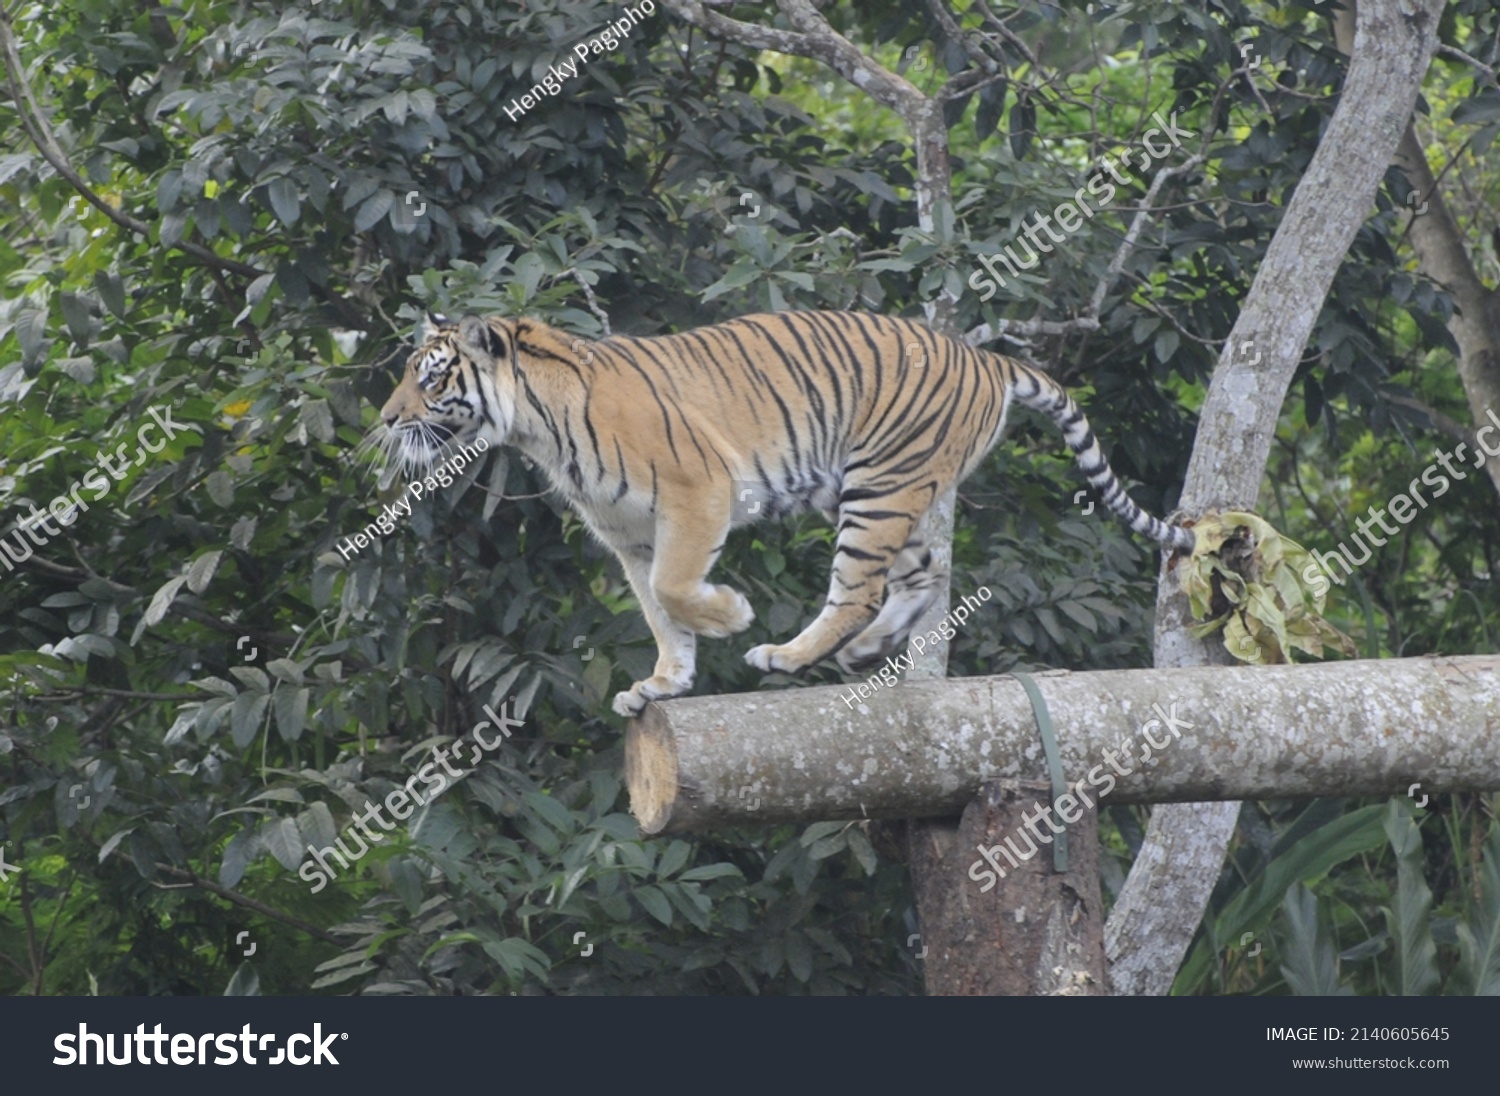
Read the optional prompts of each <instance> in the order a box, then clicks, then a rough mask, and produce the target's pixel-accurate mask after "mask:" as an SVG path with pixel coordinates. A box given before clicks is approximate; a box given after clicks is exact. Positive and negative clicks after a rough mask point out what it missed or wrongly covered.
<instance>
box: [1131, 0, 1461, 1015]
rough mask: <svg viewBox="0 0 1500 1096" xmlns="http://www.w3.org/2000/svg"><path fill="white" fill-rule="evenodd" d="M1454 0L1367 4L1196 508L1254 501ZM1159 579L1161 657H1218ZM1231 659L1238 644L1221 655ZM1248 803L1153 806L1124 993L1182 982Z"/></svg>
mask: <svg viewBox="0 0 1500 1096" xmlns="http://www.w3.org/2000/svg"><path fill="white" fill-rule="evenodd" d="M1403 9H1404V10H1406V11H1410V12H1411V13H1412V14H1410V15H1406V14H1403ZM1442 10H1443V2H1442V0H1364V2H1362V3H1361V4H1360V5H1359V12H1358V22H1357V25H1356V33H1355V38H1354V48H1353V53H1352V58H1351V61H1350V64H1349V72H1348V75H1347V77H1346V78H1345V80H1344V88H1343V93H1342V94H1341V95H1340V97H1339V104H1338V106H1337V108H1335V110H1334V113H1333V117H1332V118H1331V119H1330V121H1329V124H1328V129H1327V132H1326V133H1325V134H1324V136H1323V139H1322V141H1320V142H1319V144H1318V149H1317V151H1316V152H1315V153H1314V154H1313V158H1312V160H1311V162H1310V163H1309V164H1308V168H1307V174H1306V175H1305V176H1304V177H1303V179H1302V181H1301V183H1299V184H1298V186H1297V190H1296V193H1295V194H1294V195H1293V196H1292V200H1291V202H1290V203H1289V204H1288V206H1287V210H1286V216H1285V217H1284V218H1283V219H1282V222H1281V225H1280V226H1279V227H1278V229H1277V231H1276V235H1275V237H1274V238H1273V239H1272V240H1271V244H1270V247H1269V248H1267V250H1266V257H1265V261H1264V262H1263V263H1262V264H1261V267H1260V270H1259V271H1257V273H1256V278H1255V283H1254V285H1253V286H1252V287H1251V289H1250V292H1249V294H1248V296H1247V297H1246V299H1245V305H1244V308H1243V309H1242V310H1241V312H1240V315H1239V318H1238V320H1237V322H1236V323H1235V326H1234V330H1233V331H1232V332H1231V334H1230V337H1229V341H1228V343H1227V344H1226V346H1225V350H1224V353H1223V356H1222V357H1221V358H1220V360H1219V365H1218V368H1217V369H1215V370H1214V375H1213V380H1212V382H1211V383H1210V385H1209V391H1208V397H1207V399H1206V400H1205V402H1204V405H1203V412H1202V416H1201V419H1200V422H1199V427H1198V435H1197V442H1196V444H1195V446H1194V448H1193V459H1192V462H1191V464H1190V465H1189V467H1188V476H1187V482H1186V484H1185V485H1184V489H1183V494H1182V500H1181V507H1182V509H1183V510H1184V511H1186V512H1187V513H1189V514H1201V513H1203V512H1204V511H1207V510H1210V509H1218V510H1225V509H1232V508H1247V507H1253V506H1254V505H1255V501H1256V499H1257V497H1258V496H1259V494H1260V484H1261V480H1262V478H1263V476H1264V473H1265V467H1266V458H1267V456H1268V455H1269V453H1270V448H1271V441H1272V439H1273V437H1274V436H1275V431H1276V421H1277V418H1278V417H1279V416H1280V413H1281V407H1282V404H1283V403H1284V402H1285V399H1286V393H1287V389H1288V388H1289V387H1290V386H1291V382H1292V377H1293V375H1294V374H1295V372H1296V368H1297V362H1298V360H1299V359H1300V358H1301V355H1302V350H1303V347H1305V346H1306V345H1307V340H1308V337H1309V336H1310V335H1311V333H1312V329H1313V324H1314V322H1315V321H1316V320H1317V317H1318V313H1319V311H1320V310H1321V308H1322V305H1323V301H1324V299H1325V298H1326V296H1327V294H1328V288H1329V286H1330V285H1331V284H1332V282H1333V275H1334V273H1335V271H1336V270H1337V269H1338V266H1339V264H1340V263H1341V262H1343V259H1344V255H1345V254H1346V253H1347V251H1348V249H1349V245H1350V243H1351V242H1352V241H1353V239H1354V234H1355V233H1356V232H1357V231H1358V229H1359V226H1360V225H1361V224H1362V223H1363V222H1364V220H1365V217H1366V216H1367V215H1368V213H1369V210H1370V207H1371V205H1372V204H1373V202H1374V198H1375V191H1376V189H1377V188H1378V187H1379V185H1380V181H1381V178H1382V177H1383V176H1384V174H1385V169H1386V166H1387V165H1388V164H1389V163H1390V161H1391V157H1392V155H1393V154H1394V152H1395V149H1396V144H1397V141H1398V140H1399V139H1400V137H1401V134H1402V132H1403V131H1404V130H1405V128H1406V124H1407V121H1408V119H1410V117H1411V113H1412V109H1413V106H1414V105H1415V103H1416V97H1417V92H1418V90H1419V89H1420V87H1421V84H1422V77H1423V75H1424V74H1425V73H1426V71H1427V67H1428V63H1429V61H1430V60H1431V57H1432V54H1433V51H1434V50H1435V49H1436V47H1437V28H1438V17H1439V16H1440V15H1441V14H1442ZM1159 591H1160V592H1159V594H1158V596H1157V610H1156V620H1157V632H1156V659H1155V661H1156V665H1157V666H1159V667H1171V666H1204V665H1208V664H1210V663H1211V662H1213V661H1215V660H1216V658H1215V657H1214V656H1211V655H1210V647H1209V646H1208V645H1207V644H1204V643H1202V642H1199V641H1196V640H1194V639H1192V638H1191V637H1190V636H1188V634H1187V632H1186V625H1187V624H1188V616H1187V599H1186V598H1184V597H1183V596H1181V595H1180V594H1179V593H1178V592H1177V585H1176V583H1175V582H1171V581H1169V580H1168V576H1167V574H1166V572H1165V570H1163V575H1162V582H1161V584H1160V587H1159ZM1220 653H1221V654H1222V652H1220ZM1225 660H1227V655H1225V656H1223V657H1218V658H1217V661H1221V662H1222V661H1225ZM1348 760H1349V761H1353V760H1354V759H1352V758H1350V759H1348ZM1230 775H1232V774H1230ZM1328 787H1337V784H1336V783H1335V784H1331V785H1328ZM1341 794H1352V793H1351V792H1350V791H1349V790H1348V789H1344V790H1342V791H1341ZM1238 814H1239V811H1238V805H1230V804H1221V805H1213V806H1182V807H1176V808H1170V807H1168V808H1162V809H1159V810H1157V811H1155V812H1153V814H1152V818H1151V824H1150V826H1149V828H1148V829H1147V832H1146V841H1145V844H1144V845H1143V846H1142V848H1141V853H1140V855H1139V856H1138V857H1137V859H1136V863H1135V864H1134V866H1133V867H1132V869H1131V872H1130V876H1129V878H1128V879H1127V880H1126V884H1125V887H1124V889H1123V890H1122V891H1121V893H1120V897H1119V900H1118V901H1117V902H1116V903H1115V907H1114V910H1113V911H1112V912H1111V914H1110V919H1109V923H1108V925H1106V927H1105V941H1106V946H1107V948H1108V950H1109V956H1110V964H1111V965H1110V978H1111V981H1112V983H1113V985H1114V988H1115V992H1116V993H1121V994H1163V993H1166V992H1167V991H1168V990H1170V989H1171V986H1172V981H1173V979H1174V977H1175V976H1176V972H1177V968H1178V966H1179V965H1180V964H1181V962H1182V956H1183V954H1184V953H1185V952H1186V950H1187V947H1188V945H1189V943H1191V941H1192V938H1193V934H1194V933H1195V932H1196V930H1197V927H1198V924H1199V922H1200V921H1201V920H1202V917H1203V910H1204V907H1205V906H1206V905H1207V902H1208V896H1209V894H1210V892H1211V891H1212V890H1213V887H1214V884H1215V883H1216V882H1217V881H1218V878H1219V869H1220V867H1221V866H1222V864H1223V862H1224V854H1225V852H1226V851H1227V849H1228V847H1229V839H1230V837H1231V836H1233V833H1234V825H1235V820H1236V819H1237V817H1238Z"/></svg>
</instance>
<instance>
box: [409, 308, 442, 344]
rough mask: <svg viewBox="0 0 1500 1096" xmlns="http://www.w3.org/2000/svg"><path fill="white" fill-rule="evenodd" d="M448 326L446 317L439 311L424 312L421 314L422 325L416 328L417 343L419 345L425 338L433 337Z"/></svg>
mask: <svg viewBox="0 0 1500 1096" xmlns="http://www.w3.org/2000/svg"><path fill="white" fill-rule="evenodd" d="M447 326H448V317H447V316H444V315H443V314H442V313H441V312H426V313H423V315H422V326H420V327H419V328H417V345H418V346H420V345H421V344H422V343H425V342H426V341H427V340H429V339H431V338H433V337H435V336H436V335H437V333H438V332H439V331H441V330H442V329H443V328H445V327H447Z"/></svg>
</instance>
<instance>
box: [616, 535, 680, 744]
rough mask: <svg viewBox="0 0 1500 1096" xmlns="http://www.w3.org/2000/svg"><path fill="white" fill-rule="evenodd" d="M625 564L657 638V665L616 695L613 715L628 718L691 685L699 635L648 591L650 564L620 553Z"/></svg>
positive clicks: (627, 576) (632, 587) (678, 694)
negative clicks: (650, 671) (674, 620)
mask: <svg viewBox="0 0 1500 1096" xmlns="http://www.w3.org/2000/svg"><path fill="white" fill-rule="evenodd" d="M619 555H620V560H621V562H622V563H623V564H624V566H625V577H626V579H627V580H629V582H630V588H631V589H632V590H634V591H635V596H636V600H637V601H639V602H640V603H641V612H642V613H643V614H645V617H646V623H647V625H649V626H650V628H651V635H652V637H653V638H655V640H656V667H655V669H653V670H652V673H651V676H650V677H648V678H646V679H645V680H644V681H637V682H636V683H635V684H634V685H632V686H631V687H630V688H629V689H626V690H625V691H624V692H621V693H616V694H615V701H614V710H615V714H617V715H623V716H625V717H626V718H627V719H630V718H633V717H635V716H638V715H640V714H641V712H642V711H643V710H644V709H645V707H646V705H647V704H649V703H650V702H651V701H653V700H670V699H671V698H672V697H674V696H682V695H683V694H685V693H686V692H687V691H688V690H690V689H691V688H692V687H693V673H694V671H695V670H696V667H697V661H696V660H697V648H698V637H697V636H695V635H694V634H693V633H692V631H691V630H690V629H687V628H684V627H682V626H681V625H680V624H675V623H673V621H672V618H671V617H669V616H668V615H667V612H666V610H665V609H663V608H662V607H661V605H660V604H658V603H657V600H656V596H655V594H653V593H652V590H651V564H650V563H649V562H648V561H647V560H645V559H642V558H639V557H637V556H633V555H626V554H625V553H623V552H621V553H619Z"/></svg>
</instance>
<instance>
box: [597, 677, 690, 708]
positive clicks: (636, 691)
mask: <svg viewBox="0 0 1500 1096" xmlns="http://www.w3.org/2000/svg"><path fill="white" fill-rule="evenodd" d="M692 685H693V682H692V680H691V679H689V680H687V681H671V680H669V679H668V678H665V677H660V676H656V677H648V678H647V679H646V680H645V681H637V682H636V683H635V684H634V685H632V686H631V687H630V688H629V689H627V690H626V691H625V692H623V693H616V694H615V702H614V710H615V714H616V715H623V716H624V717H625V718H626V719H634V718H635V717H636V716H638V715H640V714H641V712H643V711H645V709H646V705H647V704H650V703H651V702H652V701H653V700H671V699H672V698H673V697H674V696H683V695H684V694H686V693H687V691H688V690H689V689H690V688H692Z"/></svg>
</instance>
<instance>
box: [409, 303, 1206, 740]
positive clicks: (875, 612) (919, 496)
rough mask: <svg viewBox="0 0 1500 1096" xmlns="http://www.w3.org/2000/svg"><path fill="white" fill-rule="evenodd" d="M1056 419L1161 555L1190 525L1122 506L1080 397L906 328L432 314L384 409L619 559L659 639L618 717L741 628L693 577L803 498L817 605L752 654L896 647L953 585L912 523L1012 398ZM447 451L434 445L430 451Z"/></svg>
mask: <svg viewBox="0 0 1500 1096" xmlns="http://www.w3.org/2000/svg"><path fill="white" fill-rule="evenodd" d="M1012 398H1015V399H1017V400H1019V401H1020V402H1021V403H1023V404H1024V405H1026V406H1030V407H1033V408H1035V409H1037V410H1039V411H1042V412H1043V413H1045V414H1047V415H1049V416H1050V417H1051V418H1052V419H1053V420H1054V422H1056V423H1057V424H1058V426H1059V427H1060V428H1061V429H1062V431H1063V434H1064V438H1065V440H1066V442H1067V444H1068V445H1069V447H1070V448H1071V449H1072V450H1073V452H1074V454H1075V456H1076V458H1077V460H1078V462H1079V464H1080V466H1081V467H1082V468H1083V470H1084V472H1085V474H1086V475H1087V476H1088V478H1089V481H1090V483H1092V484H1093V485H1094V486H1095V487H1096V488H1097V489H1098V490H1099V491H1100V492H1101V497H1102V498H1103V500H1104V502H1105V504H1106V505H1107V506H1109V508H1110V509H1111V510H1113V511H1114V512H1115V513H1116V514H1117V515H1119V516H1120V517H1121V518H1122V520H1124V521H1125V522H1126V523H1127V524H1129V525H1130V526H1131V527H1132V528H1133V529H1135V530H1136V531H1138V532H1140V533H1143V534H1144V535H1147V536H1150V537H1152V539H1155V540H1157V541H1159V542H1161V543H1163V544H1167V545H1169V546H1171V547H1174V548H1179V549H1189V548H1191V547H1192V543H1193V537H1192V533H1191V532H1190V531H1188V530H1186V529H1181V528H1179V527H1173V526H1168V525H1165V524H1163V523H1162V522H1159V521H1157V520H1156V519H1155V518H1153V517H1151V516H1150V515H1147V514H1145V513H1144V512H1142V511H1141V510H1140V509H1139V507H1137V506H1136V505H1135V503H1134V502H1133V501H1131V500H1130V498H1129V496H1128V495H1126V494H1125V492H1124V491H1123V489H1122V488H1121V487H1120V485H1119V482H1118V481H1117V480H1116V478H1115V476H1114V474H1113V472H1112V471H1111V470H1110V468H1109V465H1108V463H1107V462H1106V461H1105V459H1104V457H1103V454H1102V452H1100V450H1099V447H1098V445H1097V443H1096V442H1095V440H1094V437H1093V433H1092V431H1091V430H1090V428H1089V426H1088V422H1087V419H1085V418H1084V416H1083V413H1082V412H1081V411H1080V410H1079V409H1078V407H1077V405H1076V404H1075V403H1074V402H1073V401H1072V399H1071V397H1069V396H1068V394H1067V393H1066V391H1064V390H1063V389H1061V388H1060V387H1059V386H1057V385H1056V384H1055V382H1053V381H1052V380H1051V379H1050V378H1048V377H1047V376H1046V375H1045V374H1041V373H1038V372H1037V371H1035V370H1033V369H1031V368H1029V367H1027V366H1025V365H1023V364H1021V363H1019V362H1015V361H1013V360H1012V359H1009V358H1005V357H1002V356H1000V355H997V354H992V353H989V352H987V351H983V350H978V349H975V348H972V347H968V346H966V345H964V344H962V343H960V342H958V341H956V340H953V339H950V338H947V337H945V336H942V335H939V334H937V333H935V332H933V331H932V330H931V329H929V328H927V327H925V326H924V325H922V324H919V323H916V322H914V321H910V320H902V319H896V318H891V317H884V316H875V315H867V314H859V313H847V312H781V313H763V314H757V315H750V316H744V317H740V318H738V319H735V320H731V321H728V322H726V323H723V324H718V325H715V326H712V327H704V328H699V329H697V330H694V331H689V332H684V333H681V334H676V335H668V336H661V337H656V338H629V337H618V336H617V337H613V338H608V339H604V340H600V341H597V342H589V341H586V340H579V339H575V338H572V337H571V336H568V335H566V334H564V333H562V332H559V331H556V330H555V329H552V328H549V327H546V326H545V325H542V324H538V323H535V322H534V321H529V320H510V319H503V318H499V317H492V318H490V319H488V320H482V319H480V318H478V317H466V318H465V319H464V320H463V321H461V322H460V323H459V324H458V325H457V326H456V327H454V326H446V327H445V326H439V328H438V329H437V330H436V331H435V332H433V334H432V335H431V337H429V338H428V340H427V341H426V342H425V343H424V346H423V348H422V349H420V350H419V351H418V352H417V353H416V354H414V355H413V356H412V358H411V360H410V361H409V363H408V370H407V375H406V377H405V378H403V381H402V385H401V386H400V387H398V389H397V392H396V394H394V395H393V396H392V398H391V400H390V401H389V402H388V403H387V405H386V407H385V409H384V410H383V411H382V418H383V420H384V421H385V423H386V425H387V427H388V428H389V429H390V430H392V431H393V433H392V437H396V438H399V437H401V431H402V430H403V429H404V430H405V431H406V433H405V456H406V458H407V459H408V460H412V459H414V458H415V459H418V460H420V459H421V454H413V452H412V449H411V444H412V441H413V439H415V438H417V437H420V436H423V432H422V431H421V430H420V429H419V428H418V427H416V426H415V425H413V424H415V423H419V422H425V423H427V425H428V427H429V429H428V431H427V434H426V436H427V437H429V440H430V437H431V436H432V434H433V433H434V430H433V424H432V416H433V415H434V414H437V415H439V416H441V419H440V421H439V423H438V427H437V429H436V433H437V434H438V435H439V436H444V437H446V438H447V439H449V441H452V442H460V443H461V442H465V441H468V440H472V439H473V438H474V437H477V436H479V435H481V434H483V435H485V436H486V437H487V438H488V440H489V441H490V442H491V443H493V444H502V443H508V444H511V445H515V446H517V447H518V448H520V449H521V450H522V451H523V452H525V453H526V454H527V455H528V456H530V457H531V458H532V459H533V460H534V461H536V462H537V463H538V464H539V465H541V467H543V468H544V469H545V470H546V471H547V473H548V475H549V478H550V479H551V480H552V482H553V483H554V484H555V485H556V486H557V487H558V488H559V489H560V490H561V491H562V492H563V493H564V494H566V495H567V496H568V497H569V499H570V500H571V501H572V502H573V504H574V506H575V507H576V508H577V510H578V512H579V513H580V515H581V516H582V517H583V519H584V520H585V521H586V522H587V523H588V525H589V527H590V528H591V529H592V530H593V531H594V533H595V534H596V535H597V536H598V537H599V538H600V539H601V540H602V541H603V542H604V543H605V544H607V545H608V546H609V547H610V549H611V550H612V551H613V552H614V553H615V554H616V556H618V557H619V559H620V561H621V563H622V565H623V566H624V569H625V573H626V577H627V579H628V580H629V581H630V583H631V586H632V588H633V589H634V591H635V593H636V596H637V598H638V599H639V600H640V602H641V607H642V610H643V612H644V613H645V615H646V618H647V622H648V623H649V624H650V625H651V629H652V632H653V634H654V635H655V637H656V640H657V646H658V654H659V657H658V660H657V665H656V668H655V672H654V673H653V675H652V677H650V678H648V679H647V680H645V681H642V682H637V683H636V684H635V686H633V688H632V689H631V690H629V691H627V692H624V693H620V694H619V695H618V696H617V697H616V699H615V709H616V710H617V711H619V712H620V713H621V714H626V715H632V714H635V713H637V712H638V711H639V710H640V709H641V708H642V707H644V705H645V703H646V702H647V701H649V700H652V699H662V698H665V697H668V696H675V695H680V694H681V693H683V692H685V691H687V689H688V688H689V687H690V685H691V682H692V677H693V671H694V662H695V653H696V648H695V642H696V639H695V637H696V636H697V635H707V636H725V635H729V634H731V633H733V632H738V631H741V630H743V629H744V628H746V627H748V626H749V624H750V621H751V620H752V619H753V612H752V611H751V609H750V606H749V604H748V602H746V601H745V599H744V598H743V596H741V595H740V594H739V593H738V592H737V591H734V590H731V589H729V588H728V587H724V586H716V585H712V584H710V583H708V582H707V581H706V578H707V575H708V572H709V571H710V569H711V568H712V567H713V565H714V563H715V562H717V560H718V557H719V555H720V553H721V552H722V551H723V548H724V538H725V536H726V534H727V532H728V530H729V529H730V528H731V527H733V526H735V525H738V524H744V523H747V522H751V521H758V520H763V519H765V518H768V517H770V518H775V517H780V516H783V515H785V514H788V513H793V512H796V511H798V510H801V509H804V508H809V507H810V508H815V509H818V510H820V511H822V512H824V513H825V514H827V515H828V516H829V518H830V520H833V521H834V522H835V523H836V527H837V538H836V548H835V554H834V561H833V574H832V577H831V581H830V586H829V592H828V597H827V599H826V600H825V603H824V606H823V609H822V611H821V612H820V613H819V615H818V617H817V618H816V619H815V620H814V621H813V622H812V623H811V624H810V625H808V627H807V628H805V629H804V630H803V631H802V633H801V634H800V635H798V636H797V637H796V638H795V639H793V640H792V641H790V642H789V643H787V644H785V645H773V644H765V645H762V646H759V647H756V648H754V649H753V650H751V651H750V652H748V653H747V655H746V658H747V660H748V661H749V662H750V663H751V664H752V665H755V666H757V667H758V668H760V669H762V670H780V671H785V672H798V671H800V670H803V669H805V668H807V667H808V666H811V665H813V664H814V663H816V662H818V661H820V660H822V659H823V658H826V657H828V656H829V655H832V654H835V653H838V655H839V663H840V665H841V666H843V667H844V668H845V669H846V670H851V671H854V670H858V669H861V668H863V667H867V666H870V665H873V664H875V663H878V662H880V661H881V660H883V659H885V658H886V657H888V656H889V655H890V654H891V653H893V652H894V651H896V650H899V649H901V648H902V647H903V646H904V644H905V642H906V638H907V636H908V634H909V633H910V631H911V628H912V626H913V625H914V624H915V623H916V621H917V619H918V618H919V617H920V616H921V615H922V614H923V613H924V612H925V611H926V609H927V608H928V606H929V605H930V604H931V603H932V601H933V600H934V599H935V598H936V596H937V595H938V593H939V592H940V591H941V590H943V589H944V588H945V586H946V582H945V580H946V576H945V575H944V574H943V573H942V572H941V571H939V570H938V569H937V568H936V566H935V564H934V561H933V556H932V553H931V552H929V551H928V550H927V548H926V546H925V545H923V544H922V542H921V540H920V538H919V537H918V536H917V535H916V528H917V526H918V523H919V522H920V520H921V518H922V516H923V514H924V513H925V512H926V510H927V509H928V507H929V506H930V505H931V503H932V502H933V501H934V500H935V499H936V498H937V497H938V496H939V495H941V494H942V492H944V491H945V490H947V489H948V488H949V487H951V486H953V485H954V484H955V483H957V482H958V481H960V480H961V479H963V477H964V476H966V475H967V474H968V473H969V472H971V471H972V470H973V468H974V467H975V466H976V465H977V464H978V463H979V461H980V460H982V459H983V458H984V456H985V454H986V453H988V452H989V450H990V449H991V448H992V447H993V445H994V444H995V442H996V441H997V440H998V439H999V437H1000V434H1001V431H1002V430H1003V428H1004V425H1005V419H1006V414H1007V412H1008V410H1009V406H1010V402H1011V399H1012ZM441 451H442V449H441V447H439V448H437V449H435V450H433V451H431V452H430V453H429V454H428V456H429V458H430V459H431V460H436V459H437V457H438V455H439V453H440V452H441Z"/></svg>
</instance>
